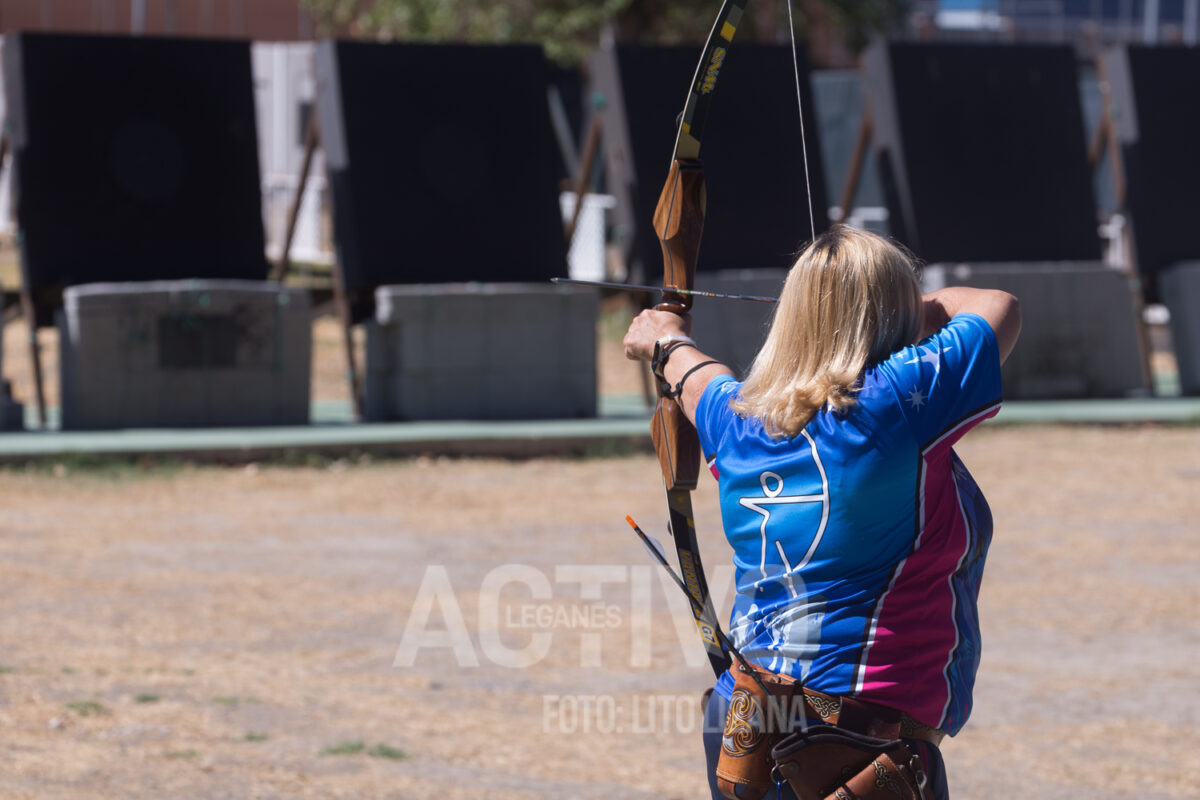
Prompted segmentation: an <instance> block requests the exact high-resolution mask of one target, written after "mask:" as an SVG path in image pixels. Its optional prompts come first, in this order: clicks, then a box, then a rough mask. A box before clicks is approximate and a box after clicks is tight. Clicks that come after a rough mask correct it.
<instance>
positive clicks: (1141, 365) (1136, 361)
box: [924, 261, 1150, 400]
mask: <svg viewBox="0 0 1200 800" xmlns="http://www.w3.org/2000/svg"><path fill="white" fill-rule="evenodd" d="M924 284H925V291H933V290H935V289H940V288H943V287H945V286H973V287H977V288H983V289H1002V290H1004V291H1006V292H1010V293H1012V294H1014V295H1016V296H1017V297H1018V298H1019V299H1020V301H1021V315H1022V320H1023V325H1022V329H1021V338H1020V340H1019V341H1018V342H1017V347H1016V350H1014V351H1013V353H1012V355H1011V356H1009V358H1008V361H1006V362H1005V364H1004V367H1003V379H1004V396H1005V397H1006V398H1009V399H1030V400H1042V399H1058V398H1064V399H1065V398H1084V397H1123V396H1132V395H1145V394H1148V393H1149V391H1150V386H1149V376H1148V374H1147V372H1148V370H1147V365H1146V364H1145V360H1144V358H1143V355H1142V346H1141V344H1140V337H1141V334H1140V332H1139V328H1138V325H1139V324H1140V323H1139V320H1138V309H1137V308H1136V307H1135V297H1134V292H1133V287H1132V284H1131V282H1130V279H1129V277H1128V276H1126V275H1124V274H1122V273H1121V272H1118V271H1117V270H1114V269H1112V268H1111V267H1108V266H1105V265H1104V264H1101V263H1099V262H1090V261H1087V262H1074V261H1072V262H1042V263H1033V262H1031V263H1004V262H996V263H971V264H934V265H930V266H928V267H926V268H925V272H924Z"/></svg>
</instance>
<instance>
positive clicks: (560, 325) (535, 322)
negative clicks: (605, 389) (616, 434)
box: [363, 283, 599, 421]
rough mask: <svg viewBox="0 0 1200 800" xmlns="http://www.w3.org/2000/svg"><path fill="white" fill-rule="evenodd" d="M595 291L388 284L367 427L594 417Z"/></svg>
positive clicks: (373, 336)
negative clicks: (397, 423) (370, 423)
mask: <svg viewBox="0 0 1200 800" xmlns="http://www.w3.org/2000/svg"><path fill="white" fill-rule="evenodd" d="M598 306H599V303H598V300H597V296H596V293H595V292H594V291H592V290H590V289H580V288H578V287H568V286H552V285H549V284H547V285H544V286H543V285H540V284H488V283H467V284H427V285H411V286H381V287H380V288H379V289H378V290H377V291H376V293H375V309H376V312H375V320H374V321H373V322H372V323H369V324H368V325H367V326H366V330H367V348H366V360H367V364H366V386H365V391H364V397H365V402H364V404H363V413H364V416H365V417H366V418H367V419H368V420H373V421H381V420H418V419H554V418H570V417H593V416H595V415H596V317H597V311H598Z"/></svg>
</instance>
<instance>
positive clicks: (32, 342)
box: [21, 281, 46, 428]
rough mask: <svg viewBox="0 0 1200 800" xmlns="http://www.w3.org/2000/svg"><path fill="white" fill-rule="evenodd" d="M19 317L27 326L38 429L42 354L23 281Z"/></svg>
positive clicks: (42, 414)
mask: <svg viewBox="0 0 1200 800" xmlns="http://www.w3.org/2000/svg"><path fill="white" fill-rule="evenodd" d="M21 316H23V317H25V322H26V323H27V324H28V325H29V363H30V365H32V367H33V389H34V394H35V395H36V396H37V415H38V427H40V428H45V427H46V390H45V388H44V387H43V385H42V353H41V350H40V348H38V335H37V334H38V326H37V315H36V314H35V313H34V305H33V295H32V294H30V292H29V287H28V286H26V285H25V281H21Z"/></svg>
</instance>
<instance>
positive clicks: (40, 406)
mask: <svg viewBox="0 0 1200 800" xmlns="http://www.w3.org/2000/svg"><path fill="white" fill-rule="evenodd" d="M8 148H9V139H8V120H5V121H4V124H3V126H2V127H0V171H2V170H3V169H4V164H5V161H6V159H7V158H8ZM21 272H22V276H21V316H23V317H25V322H26V323H27V324H28V325H29V364H30V367H31V368H32V370H33V391H34V395H35V396H36V398H37V414H38V426H39V427H41V428H45V427H46V389H45V386H44V384H43V383H42V352H41V349H40V348H39V347H38V335H37V332H38V328H37V316H36V315H35V314H34V305H33V295H32V294H30V292H29V286H28V285H27V283H26V281H25V278H24V274H23V273H24V270H21Z"/></svg>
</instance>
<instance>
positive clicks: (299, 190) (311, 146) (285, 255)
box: [267, 109, 321, 281]
mask: <svg viewBox="0 0 1200 800" xmlns="http://www.w3.org/2000/svg"><path fill="white" fill-rule="evenodd" d="M320 138H321V137H320V133H319V132H318V130H317V114H316V110H315V109H314V110H313V112H312V113H311V114H309V116H308V129H307V130H306V131H305V132H304V160H303V161H301V162H300V177H299V179H298V181H297V183H296V196H295V197H294V198H293V199H292V205H291V206H290V207H289V208H288V219H287V229H286V230H285V232H284V235H283V247H282V249H281V250H280V252H279V260H277V261H276V262H275V265H274V266H273V267H272V268H271V274H270V275H268V276H267V278H268V280H272V281H282V280H283V279H284V277H285V276H286V275H287V272H288V267H289V266H290V263H289V255H290V253H291V250H292V239H293V238H294V237H295V235H296V220H297V218H299V216H300V203H301V201H302V200H303V199H304V189H305V187H307V186H308V171H309V169H310V168H311V167H312V159H313V153H314V152H315V151H316V149H317V144H319V142H320Z"/></svg>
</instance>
